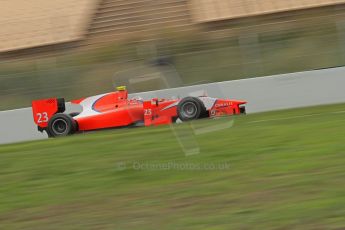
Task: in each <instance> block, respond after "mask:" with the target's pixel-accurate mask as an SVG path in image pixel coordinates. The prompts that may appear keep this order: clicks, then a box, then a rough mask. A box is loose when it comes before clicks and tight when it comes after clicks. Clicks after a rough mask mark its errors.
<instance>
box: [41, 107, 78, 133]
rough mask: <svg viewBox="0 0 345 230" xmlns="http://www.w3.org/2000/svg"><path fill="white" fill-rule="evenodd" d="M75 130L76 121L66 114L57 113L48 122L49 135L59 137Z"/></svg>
mask: <svg viewBox="0 0 345 230" xmlns="http://www.w3.org/2000/svg"><path fill="white" fill-rule="evenodd" d="M76 131H77V122H76V121H75V120H74V119H73V118H72V117H71V116H70V115H68V114H63V113H57V114H55V115H54V116H53V117H52V118H51V119H50V120H49V122H48V127H47V133H48V136H49V137H61V136H67V135H70V134H73V133H75V132H76Z"/></svg>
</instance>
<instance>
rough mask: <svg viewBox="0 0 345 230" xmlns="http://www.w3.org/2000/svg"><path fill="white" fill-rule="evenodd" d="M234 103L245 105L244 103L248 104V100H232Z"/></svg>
mask: <svg viewBox="0 0 345 230" xmlns="http://www.w3.org/2000/svg"><path fill="white" fill-rule="evenodd" d="M231 101H232V103H236V104H239V105H243V104H247V102H246V101H242V100H231Z"/></svg>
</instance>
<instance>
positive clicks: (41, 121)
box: [32, 98, 65, 129]
mask: <svg viewBox="0 0 345 230" xmlns="http://www.w3.org/2000/svg"><path fill="white" fill-rule="evenodd" d="M64 111H65V99H63V98H48V99H42V100H35V101H32V115H33V118H34V122H35V124H36V125H37V126H38V127H39V128H41V129H44V128H46V127H47V126H48V121H49V119H50V118H51V117H52V116H53V115H54V114H56V113H63V112H64Z"/></svg>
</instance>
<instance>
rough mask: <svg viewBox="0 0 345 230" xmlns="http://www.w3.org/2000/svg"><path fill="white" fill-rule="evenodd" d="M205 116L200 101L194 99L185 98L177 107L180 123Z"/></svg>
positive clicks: (203, 107)
mask: <svg viewBox="0 0 345 230" xmlns="http://www.w3.org/2000/svg"><path fill="white" fill-rule="evenodd" d="M204 114H206V108H205V106H204V104H203V103H202V101H201V100H200V99H199V98H196V97H185V98H183V99H182V100H181V101H180V102H179V103H178V105H177V115H178V117H179V118H180V120H182V121H190V120H195V119H198V118H201V117H203V116H204Z"/></svg>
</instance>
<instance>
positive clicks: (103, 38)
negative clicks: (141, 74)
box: [0, 0, 345, 110]
mask: <svg viewBox="0 0 345 230" xmlns="http://www.w3.org/2000/svg"><path fill="white" fill-rule="evenodd" d="M0 10H1V17H0V60H1V61H0V100H1V104H0V110H6V109H14V108H21V107H28V106H30V103H31V100H33V99H37V98H44V97H55V96H56V97H65V98H66V99H67V100H70V99H73V98H80V97H84V96H90V95H95V94H98V93H103V92H108V91H111V90H113V89H114V88H113V81H114V80H113V78H114V76H115V81H116V76H118V75H117V73H119V72H121V73H122V74H121V78H123V77H126V74H123V73H126V71H128V70H131V69H133V68H137V67H138V66H146V65H148V63H150V62H151V61H152V60H155V59H157V58H159V57H168V58H169V60H170V64H171V65H172V66H174V68H175V69H176V71H177V72H178V73H179V75H180V77H181V79H182V81H181V85H193V84H200V83H207V82H216V81H226V80H233V79H242V78H250V77H258V76H267V75H273V74H281V73H290V72H298V71H305V70H313V69H321V68H328V67H335V66H342V65H344V63H345V1H344V0H304V1H297V0H261V1H259V0H73V1H69V0H51V1H45V0H32V1H23V0H11V1H1V2H0ZM158 88H162V86H161V85H160V84H146V85H145V86H144V87H140V88H139V89H134V90H133V89H132V91H138V90H139V91H145V90H155V89H158Z"/></svg>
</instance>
